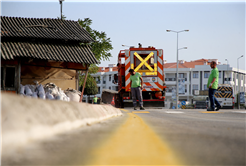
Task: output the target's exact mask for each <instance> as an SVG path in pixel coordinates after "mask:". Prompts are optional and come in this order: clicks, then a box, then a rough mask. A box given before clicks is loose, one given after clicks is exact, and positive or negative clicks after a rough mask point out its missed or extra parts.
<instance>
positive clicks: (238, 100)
mask: <svg viewBox="0 0 246 166" xmlns="http://www.w3.org/2000/svg"><path fill="white" fill-rule="evenodd" d="M242 57H243V55H241V56H240V57H239V58H237V77H238V79H237V84H238V95H237V108H238V109H240V108H239V102H240V101H239V97H240V96H239V95H240V89H241V87H239V62H238V60H239V59H240V58H242ZM240 86H241V82H240Z"/></svg>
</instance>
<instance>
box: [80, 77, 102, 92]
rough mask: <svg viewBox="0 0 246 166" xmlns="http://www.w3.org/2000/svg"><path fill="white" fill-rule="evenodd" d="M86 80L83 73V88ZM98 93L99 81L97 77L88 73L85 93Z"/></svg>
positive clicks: (81, 79)
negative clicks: (97, 81)
mask: <svg viewBox="0 0 246 166" xmlns="http://www.w3.org/2000/svg"><path fill="white" fill-rule="evenodd" d="M84 81H85V75H81V76H80V85H81V89H82V88H83V87H82V86H83V84H84ZM97 93H98V88H97V83H96V80H95V78H93V77H92V76H91V75H90V74H88V76H87V80H86V83H85V90H84V94H85V95H88V96H89V95H95V94H97Z"/></svg>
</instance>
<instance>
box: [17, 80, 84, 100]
mask: <svg viewBox="0 0 246 166" xmlns="http://www.w3.org/2000/svg"><path fill="white" fill-rule="evenodd" d="M19 94H20V95H22V96H26V97H33V98H41V99H49V100H63V101H76V102H79V100H80V96H81V92H80V91H77V90H74V89H71V88H68V89H67V90H65V91H63V90H62V89H61V88H59V87H58V86H56V85H55V84H54V83H47V84H45V85H44V86H43V85H42V84H38V83H36V85H25V86H23V85H21V84H20V89H19Z"/></svg>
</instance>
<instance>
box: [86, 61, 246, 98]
mask: <svg viewBox="0 0 246 166" xmlns="http://www.w3.org/2000/svg"><path fill="white" fill-rule="evenodd" d="M212 60H214V61H216V62H217V63H218V65H217V68H218V70H219V84H230V85H232V86H233V92H234V94H236V93H238V92H239V87H240V92H245V93H246V71H245V70H239V72H238V70H237V68H234V67H231V66H230V65H229V64H228V65H227V64H220V63H219V62H218V60H217V59H199V60H195V61H190V62H186V61H184V60H180V61H179V71H178V73H179V78H182V79H183V80H184V84H183V87H184V88H183V91H181V92H182V94H179V100H180V101H183V100H184V101H190V102H191V100H192V99H193V96H194V90H199V91H200V92H201V91H206V90H207V81H208V77H209V75H210V72H211V67H210V62H211V61H212ZM164 74H165V84H166V86H167V89H166V101H171V100H172V95H173V91H174V90H175V91H176V63H167V62H166V61H164ZM93 77H95V79H96V81H97V86H98V94H97V97H101V94H102V89H111V90H116V91H118V68H117V66H116V65H115V64H109V65H108V67H100V70H99V72H98V73H97V74H94V75H93ZM196 92H197V91H196ZM85 98H87V97H86V95H85Z"/></svg>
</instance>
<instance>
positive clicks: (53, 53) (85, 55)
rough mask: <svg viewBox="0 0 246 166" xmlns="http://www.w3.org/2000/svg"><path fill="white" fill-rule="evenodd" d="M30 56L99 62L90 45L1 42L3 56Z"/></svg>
mask: <svg viewBox="0 0 246 166" xmlns="http://www.w3.org/2000/svg"><path fill="white" fill-rule="evenodd" d="M16 57H29V58H37V59H44V60H54V61H65V62H74V63H85V64H95V63H99V62H98V61H97V59H96V58H95V56H94V54H93V53H92V51H91V47H90V46H88V45H83V46H80V44H55V43H54V44H51V43H41V42H39V43H37V42H3V41H2V42H1V58H3V59H5V60H12V59H14V58H16Z"/></svg>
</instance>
